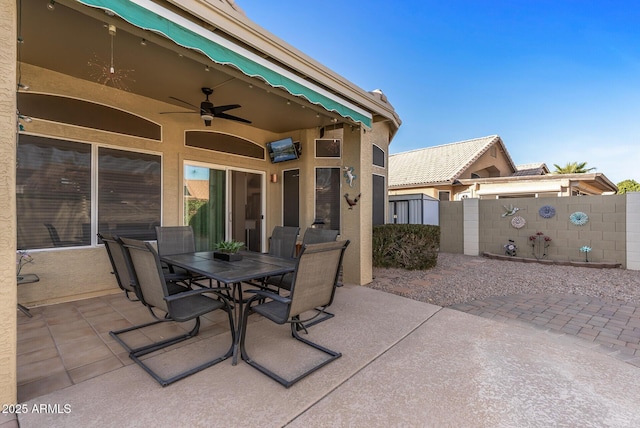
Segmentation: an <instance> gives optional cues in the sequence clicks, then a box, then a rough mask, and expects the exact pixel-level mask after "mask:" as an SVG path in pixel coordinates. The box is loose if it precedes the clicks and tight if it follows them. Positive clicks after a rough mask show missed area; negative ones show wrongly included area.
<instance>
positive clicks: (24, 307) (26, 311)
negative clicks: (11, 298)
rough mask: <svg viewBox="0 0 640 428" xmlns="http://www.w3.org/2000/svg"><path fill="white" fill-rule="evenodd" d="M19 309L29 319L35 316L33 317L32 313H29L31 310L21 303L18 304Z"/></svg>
mask: <svg viewBox="0 0 640 428" xmlns="http://www.w3.org/2000/svg"><path fill="white" fill-rule="evenodd" d="M18 309H20V311H21V312H22V313H23V314H25V315H26V316H28V317H29V318H33V315H31V311H29V309H28V308H27V307H26V306H23V305H21V304H20V303H18Z"/></svg>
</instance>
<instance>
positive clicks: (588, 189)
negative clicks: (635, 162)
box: [389, 135, 617, 201]
mask: <svg viewBox="0 0 640 428" xmlns="http://www.w3.org/2000/svg"><path fill="white" fill-rule="evenodd" d="M616 191H617V187H616V186H615V185H614V184H613V183H612V182H611V181H609V179H607V177H606V176H605V175H604V174H602V173H586V174H550V172H549V168H547V166H546V165H545V164H544V163H530V164H525V165H518V166H516V165H515V164H514V163H513V160H512V159H511V156H510V155H509V152H508V151H507V149H506V146H505V145H504V142H503V141H502V139H501V138H500V137H499V136H498V135H492V136H488V137H483V138H476V139H473V140H467V141H461V142H457V143H451V144H445V145H442V146H435V147H428V148H425V149H418V150H413V151H409V152H403V153H397V154H394V155H390V156H389V195H390V196H395V195H411V194H425V195H428V196H431V197H433V198H436V199H439V200H441V201H454V200H461V199H464V198H481V199H487V198H490V199H496V198H516V197H549V196H553V197H558V196H576V195H606V194H614V193H615V192H616Z"/></svg>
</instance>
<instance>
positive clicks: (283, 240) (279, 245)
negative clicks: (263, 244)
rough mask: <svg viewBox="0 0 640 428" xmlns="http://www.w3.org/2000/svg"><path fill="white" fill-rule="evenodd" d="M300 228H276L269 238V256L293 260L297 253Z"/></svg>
mask: <svg viewBox="0 0 640 428" xmlns="http://www.w3.org/2000/svg"><path fill="white" fill-rule="evenodd" d="M298 232H300V228H299V227H292V226H276V227H274V228H273V232H272V233H271V237H270V238H269V255H270V256H276V257H286V258H293V257H294V255H295V253H296V240H297V239H298Z"/></svg>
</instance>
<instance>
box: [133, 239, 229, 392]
mask: <svg viewBox="0 0 640 428" xmlns="http://www.w3.org/2000/svg"><path fill="white" fill-rule="evenodd" d="M121 239H122V242H123V244H124V248H125V249H127V250H128V251H129V256H130V258H131V263H132V267H133V273H134V275H135V281H136V283H137V285H138V290H139V298H140V301H141V302H143V304H145V305H147V307H148V308H149V311H150V312H151V314H152V315H153V316H154V317H155V318H156V319H157V320H159V321H161V322H179V323H182V322H187V321H191V320H195V325H194V327H193V329H192V330H191V331H190V332H189V333H187V336H189V337H193V336H195V335H197V334H198V331H199V329H200V317H201V316H202V315H205V314H207V313H209V312H213V311H216V310H219V309H220V310H223V311H225V312H226V313H227V315H228V318H229V330H230V332H231V345H230V346H229V350H228V351H227V352H226V353H225V354H223V355H220V356H216V357H215V358H213V359H211V360H209V361H207V362H205V363H202V364H200V365H198V366H197V367H193V368H190V369H188V370H185V371H183V372H181V373H179V374H176V375H173V376H171V377H169V378H163V377H161V376H160V375H159V374H158V373H156V372H155V371H154V370H153V369H152V368H151V367H150V366H149V364H147V362H146V361H148V360H147V359H145V360H143V359H141V357H143V356H145V355H148V354H150V353H152V352H155V351H157V350H159V349H162V348H165V347H167V346H169V345H171V344H172V343H168V344H167V343H164V342H163V343H160V344H158V345H156V346H152V347H147V348H145V349H143V350H139V351H134V352H131V353H130V354H129V358H131V359H132V360H133V361H135V362H136V364H138V365H139V366H140V367H142V368H143V369H144V370H145V371H146V372H147V373H148V374H149V375H151V376H152V377H153V378H154V379H155V380H156V381H157V382H158V383H159V384H160V385H162V386H167V385H169V384H171V383H173V382H176V381H178V380H180V379H183V378H185V377H187V376H190V375H192V374H194V373H197V372H199V371H201V370H204V369H206V368H207V367H211V366H213V365H214V364H218V363H219V362H221V361H224V360H226V359H227V358H229V357H230V356H231V355H232V354H233V344H234V343H235V328H234V323H233V313H232V308H233V307H232V305H231V304H230V303H229V301H228V300H227V299H226V298H225V296H224V295H223V294H222V293H221V290H220V289H217V288H216V289H211V288H200V289H196V290H186V291H182V292H180V293H177V294H171V293H170V292H169V287H168V284H167V280H166V279H165V276H164V273H163V271H162V265H161V263H160V257H159V256H158V253H157V252H156V251H155V249H154V248H153V247H152V246H151V244H149V243H146V242H142V241H137V240H134V239H127V238H121ZM205 294H211V295H213V297H214V298H211V297H208V296H205ZM156 312H162V313H163V314H158V313H156Z"/></svg>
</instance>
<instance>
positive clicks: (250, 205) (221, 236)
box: [184, 163, 264, 251]
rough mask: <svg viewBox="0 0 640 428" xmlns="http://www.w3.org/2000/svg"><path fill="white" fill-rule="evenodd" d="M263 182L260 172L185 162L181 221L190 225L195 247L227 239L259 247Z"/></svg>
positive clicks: (203, 248)
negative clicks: (182, 218) (182, 216)
mask: <svg viewBox="0 0 640 428" xmlns="http://www.w3.org/2000/svg"><path fill="white" fill-rule="evenodd" d="M263 183H264V174H261V173H256V172H250V171H240V170H231V169H227V168H224V167H211V166H208V165H203V164H196V163H187V164H185V166H184V224H185V225H190V226H192V227H193V230H194V234H195V237H196V249H197V250H198V251H209V250H211V249H213V247H214V245H215V244H216V243H218V242H220V241H224V240H230V239H234V240H236V241H241V242H244V243H245V244H246V246H247V248H248V249H249V250H251V251H263V249H262V243H263V229H264V227H263V222H264V216H263V214H262V213H263V207H264V197H263V195H264V192H263V187H264V184H263Z"/></svg>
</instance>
